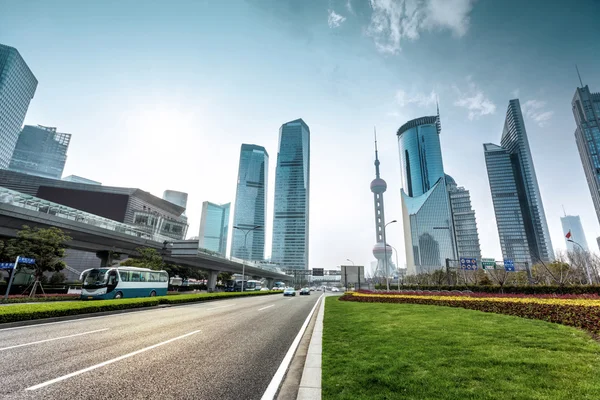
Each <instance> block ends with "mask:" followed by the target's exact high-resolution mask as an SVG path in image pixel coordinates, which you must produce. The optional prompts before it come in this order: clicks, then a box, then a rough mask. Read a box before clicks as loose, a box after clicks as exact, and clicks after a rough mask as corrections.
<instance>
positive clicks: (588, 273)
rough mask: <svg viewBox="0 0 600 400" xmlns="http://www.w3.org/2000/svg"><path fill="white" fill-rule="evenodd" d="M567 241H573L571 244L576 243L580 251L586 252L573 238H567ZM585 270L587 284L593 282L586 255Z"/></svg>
mask: <svg viewBox="0 0 600 400" xmlns="http://www.w3.org/2000/svg"><path fill="white" fill-rule="evenodd" d="M567 242H571V243H573V244H576V245H577V246H579V248H580V249H581V251H582V252H583V253H584V254H585V253H586V251H585V249H584V248H583V246H582V245H580V244H579V243H577V242H576V241H574V240H573V239H567ZM585 272H586V273H587V278H588V284H590V285H593V282H592V275H591V274H590V266H589V265H588V262H587V256H586V258H585Z"/></svg>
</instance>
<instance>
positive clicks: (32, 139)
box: [8, 125, 71, 179]
mask: <svg viewBox="0 0 600 400" xmlns="http://www.w3.org/2000/svg"><path fill="white" fill-rule="evenodd" d="M70 141H71V134H70V133H60V132H57V131H56V128H50V127H47V126H41V125H38V126H31V125H25V127H24V128H23V130H22V131H21V134H19V138H18V140H17V145H16V147H15V150H14V152H13V155H12V159H11V160H10V165H9V167H8V169H10V170H11V171H16V172H22V173H25V174H30V175H38V176H43V177H45V178H53V179H60V178H61V177H62V173H63V170H64V169H65V162H66V161H67V150H68V149H69V142H70Z"/></svg>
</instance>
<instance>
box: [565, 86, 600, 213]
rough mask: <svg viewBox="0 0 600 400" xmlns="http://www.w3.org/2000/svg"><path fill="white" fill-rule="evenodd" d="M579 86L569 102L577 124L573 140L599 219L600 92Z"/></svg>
mask: <svg viewBox="0 0 600 400" xmlns="http://www.w3.org/2000/svg"><path fill="white" fill-rule="evenodd" d="M581 86H582V87H580V88H577V90H576V91H575V96H573V101H572V102H571V104H572V106H573V116H574V117H575V123H576V124H577V128H576V129H575V141H576V142H577V149H578V150H579V156H580V157H581V163H582V164H583V170H584V172H585V178H586V180H587V183H588V187H589V188H590V193H591V194H592V201H593V202H594V208H595V209H596V216H597V217H598V221H600V93H591V92H590V88H589V87H588V86H587V85H585V86H583V84H582V85H581Z"/></svg>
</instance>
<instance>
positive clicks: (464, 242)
mask: <svg viewBox="0 0 600 400" xmlns="http://www.w3.org/2000/svg"><path fill="white" fill-rule="evenodd" d="M446 185H447V188H448V195H449V196H450V208H451V211H452V220H453V226H454V236H455V238H456V247H457V249H458V257H459V258H461V257H465V258H476V259H477V260H479V261H481V247H480V244H479V233H478V232H477V220H476V219H475V211H473V208H472V207H471V195H470V194H469V191H468V190H466V189H465V188H464V187H459V186H458V185H457V184H456V182H455V181H454V179H453V178H452V177H451V176H450V175H446Z"/></svg>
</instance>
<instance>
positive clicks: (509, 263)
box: [504, 259, 515, 272]
mask: <svg viewBox="0 0 600 400" xmlns="http://www.w3.org/2000/svg"><path fill="white" fill-rule="evenodd" d="M504 270H505V271H508V272H515V263H514V261H513V260H509V259H505V260H504Z"/></svg>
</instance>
